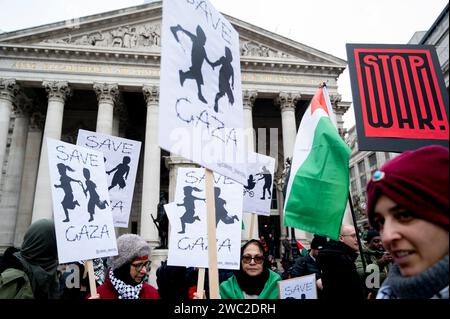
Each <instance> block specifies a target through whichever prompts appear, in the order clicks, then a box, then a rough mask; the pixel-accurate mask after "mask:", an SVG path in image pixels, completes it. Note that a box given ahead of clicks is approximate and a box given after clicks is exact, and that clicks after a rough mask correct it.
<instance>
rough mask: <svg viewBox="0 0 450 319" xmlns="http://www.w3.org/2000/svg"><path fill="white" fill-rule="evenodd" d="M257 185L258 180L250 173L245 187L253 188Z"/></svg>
mask: <svg viewBox="0 0 450 319" xmlns="http://www.w3.org/2000/svg"><path fill="white" fill-rule="evenodd" d="M255 185H256V181H255V179H254V177H253V175H252V174H250V175H249V176H248V179H247V185H244V188H245V189H253V188H255Z"/></svg>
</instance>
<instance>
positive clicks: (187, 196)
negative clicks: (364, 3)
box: [177, 186, 206, 234]
mask: <svg viewBox="0 0 450 319" xmlns="http://www.w3.org/2000/svg"><path fill="white" fill-rule="evenodd" d="M183 191H184V199H183V204H177V206H184V209H185V210H186V211H185V213H184V214H183V216H181V217H180V220H181V231H179V232H178V234H184V232H185V230H186V224H192V223H193V222H195V221H196V220H198V221H200V217H198V216H194V215H195V204H194V201H195V200H202V201H205V200H206V199H205V198H199V197H195V196H194V195H192V191H196V192H201V191H202V190H201V189H198V188H197V187H191V186H185V187H184V188H183Z"/></svg>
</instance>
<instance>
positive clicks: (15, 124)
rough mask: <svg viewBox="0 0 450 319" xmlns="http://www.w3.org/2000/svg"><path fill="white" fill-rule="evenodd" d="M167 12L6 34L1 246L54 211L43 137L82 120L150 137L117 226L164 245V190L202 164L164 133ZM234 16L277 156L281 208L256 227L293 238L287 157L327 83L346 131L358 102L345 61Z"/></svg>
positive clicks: (251, 123) (123, 13)
mask: <svg viewBox="0 0 450 319" xmlns="http://www.w3.org/2000/svg"><path fill="white" fill-rule="evenodd" d="M161 17H162V4H161V2H152V3H148V4H144V5H139V6H135V7H130V8H126V9H121V10H116V11H111V12H106V13H101V14H96V15H91V16H87V17H82V18H79V19H75V20H73V21H63V22H57V23H52V24H47V25H43V26H38V27H34V28H29V29H24V30H19V31H14V32H8V33H2V34H0V166H1V168H2V171H1V174H0V218H1V220H2V222H1V223H0V251H1V250H3V249H4V248H5V247H7V246H10V245H16V246H18V245H20V243H21V241H22V239H23V234H24V232H25V230H26V229H27V227H28V226H29V224H30V223H31V222H32V221H33V220H36V219H38V218H42V217H49V218H51V217H52V202H51V192H50V185H49V168H48V163H47V152H46V149H45V147H46V143H43V141H45V139H46V138H47V137H50V138H54V139H61V140H63V141H66V142H70V143H75V142H76V140H75V139H76V136H77V132H78V129H86V130H91V131H97V132H101V133H106V134H112V135H116V136H121V137H125V138H130V139H134V140H139V141H141V142H142V145H143V148H142V151H141V158H140V164H139V169H138V176H137V182H136V187H135V191H134V198H133V205H132V211H131V217H130V218H131V220H130V223H129V227H128V229H117V231H118V233H119V234H120V233H124V232H134V233H138V234H140V235H142V236H143V237H144V238H145V239H146V240H147V241H148V242H149V243H150V244H151V245H152V246H157V245H158V242H159V238H158V231H157V228H156V226H155V225H154V224H153V222H152V219H151V216H150V215H151V214H153V216H156V210H157V205H158V202H159V199H160V192H164V193H165V194H167V199H168V200H169V201H170V200H171V199H172V198H173V196H174V194H173V192H174V185H175V176H176V170H177V168H178V167H182V166H193V164H192V163H190V162H189V161H187V160H185V159H183V158H179V157H177V156H171V154H169V153H167V152H166V151H164V150H161V149H160V148H159V146H158V143H157V140H158V138H157V137H158V136H157V135H158V109H159V108H160V107H161V106H160V105H159V100H158V96H159V71H160V70H159V65H160V43H161ZM226 18H227V19H229V21H230V22H231V24H232V25H233V26H234V28H235V29H236V30H237V32H238V33H239V36H240V45H241V78H242V88H243V105H244V117H245V118H244V122H245V125H246V127H248V128H253V129H254V132H255V139H254V149H255V150H256V151H258V152H259V153H262V154H266V155H270V156H272V157H275V159H276V160H277V164H276V172H277V173H276V176H275V177H276V178H275V181H276V183H275V190H276V191H274V193H276V194H275V195H276V196H273V197H274V198H273V204H272V216H271V217H264V218H262V217H260V218H259V232H260V233H262V234H266V233H267V232H273V233H275V235H276V237H277V238H278V239H280V238H285V237H286V236H289V232H288V231H287V230H286V229H285V227H283V226H282V225H283V221H282V218H283V217H282V216H283V211H282V206H283V205H282V202H283V199H282V195H281V192H280V190H281V186H282V185H281V182H280V181H281V180H282V178H281V177H282V172H283V169H284V162H285V160H286V158H288V157H291V156H292V152H293V146H294V142H295V138H296V132H297V128H298V125H299V123H300V120H301V118H302V115H303V113H304V111H305V109H306V107H307V106H308V104H309V101H310V99H311V97H312V96H313V95H314V93H315V91H316V89H317V87H318V86H319V84H320V83H322V82H326V83H327V87H328V89H329V92H330V94H331V99H332V103H333V107H334V109H335V112H336V115H337V120H338V127H339V130H340V132H341V133H342V131H343V120H342V115H343V114H344V113H345V111H346V110H347V109H348V108H349V106H350V103H349V102H343V101H341V98H340V95H339V94H338V93H337V92H338V91H337V88H338V87H337V78H338V77H339V75H340V74H341V73H342V72H343V71H344V69H345V67H346V61H344V60H342V59H340V58H337V57H334V56H332V55H330V54H327V53H324V52H321V51H319V50H316V49H314V48H311V47H308V46H306V45H303V44H301V43H297V42H295V41H292V40H290V39H288V38H285V37H282V36H280V35H277V34H274V33H272V32H269V31H266V30H264V29H261V28H259V27H257V26H254V25H251V24H248V23H246V22H244V21H241V20H238V19H236V18H233V17H230V16H226ZM305 32H306V31H305ZM249 220H250V219H249V218H247V219H246V221H245V223H247V224H248V223H249ZM245 228H246V229H247V232H248V229H249V227H245ZM246 236H247V238H248V234H247V235H246V231H245V230H243V239H246ZM298 236H300V238H301V237H304V238H305V239H306V238H307V235H306V234H302V233H299V234H298Z"/></svg>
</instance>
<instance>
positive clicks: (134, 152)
mask: <svg viewBox="0 0 450 319" xmlns="http://www.w3.org/2000/svg"><path fill="white" fill-rule="evenodd" d="M77 145H80V146H83V147H87V148H90V149H93V150H97V151H100V152H102V153H103V156H104V161H105V168H106V173H107V175H108V190H109V197H110V199H111V210H112V214H113V220H114V226H115V227H128V222H129V219H130V211H131V204H132V201H133V192H134V185H135V181H136V173H137V169H138V163H139V153H140V150H141V142H138V141H133V140H129V139H125V138H121V137H117V136H111V135H106V134H100V133H96V132H90V131H85V130H79V131H78V138H77Z"/></svg>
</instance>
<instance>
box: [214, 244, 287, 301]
mask: <svg viewBox="0 0 450 319" xmlns="http://www.w3.org/2000/svg"><path fill="white" fill-rule="evenodd" d="M279 280H281V277H280V275H279V274H277V273H275V272H273V271H272V270H270V264H269V262H268V260H267V258H266V257H265V256H264V247H263V246H262V245H261V243H260V242H259V241H258V240H255V239H252V240H249V241H248V242H247V243H246V244H245V245H244V246H242V248H241V267H240V269H239V271H238V272H237V273H236V274H235V275H233V276H231V277H230V278H229V279H228V280H226V281H224V282H222V283H221V284H220V287H219V289H220V297H221V298H222V299H278V298H279V293H278V286H277V282H278V281H279Z"/></svg>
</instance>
